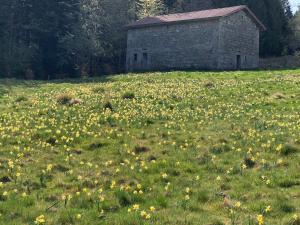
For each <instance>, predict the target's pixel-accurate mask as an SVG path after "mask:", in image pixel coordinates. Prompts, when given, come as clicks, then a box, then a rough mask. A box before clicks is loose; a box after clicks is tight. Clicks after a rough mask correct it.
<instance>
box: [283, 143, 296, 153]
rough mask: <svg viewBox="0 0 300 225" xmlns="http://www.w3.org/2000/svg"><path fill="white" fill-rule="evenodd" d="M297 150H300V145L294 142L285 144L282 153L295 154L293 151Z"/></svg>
mask: <svg viewBox="0 0 300 225" xmlns="http://www.w3.org/2000/svg"><path fill="white" fill-rule="evenodd" d="M296 152H300V148H299V146H297V145H294V144H285V145H284V147H283V149H282V151H281V154H282V155H289V154H293V153H296Z"/></svg>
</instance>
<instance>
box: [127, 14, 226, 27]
mask: <svg viewBox="0 0 300 225" xmlns="http://www.w3.org/2000/svg"><path fill="white" fill-rule="evenodd" d="M221 17H222V16H215V17H210V18H201V19H189V20H181V21H172V22H160V23H151V24H141V25H130V24H129V25H126V26H125V29H127V30H131V29H141V28H146V27H159V26H168V25H173V24H182V23H189V22H196V21H209V20H217V19H219V18H221Z"/></svg>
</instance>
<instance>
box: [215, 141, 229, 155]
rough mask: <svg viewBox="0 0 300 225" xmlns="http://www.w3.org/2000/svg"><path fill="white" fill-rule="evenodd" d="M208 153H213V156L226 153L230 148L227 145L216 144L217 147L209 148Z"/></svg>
mask: <svg viewBox="0 0 300 225" xmlns="http://www.w3.org/2000/svg"><path fill="white" fill-rule="evenodd" d="M210 151H211V152H212V153H213V154H221V153H223V152H228V151H230V147H229V145H228V144H224V143H222V144H217V145H214V146H212V147H211V149H210Z"/></svg>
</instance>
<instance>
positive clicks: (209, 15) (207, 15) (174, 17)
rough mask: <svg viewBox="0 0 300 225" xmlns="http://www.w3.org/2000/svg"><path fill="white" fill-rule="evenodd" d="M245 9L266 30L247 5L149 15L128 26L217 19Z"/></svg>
mask: <svg viewBox="0 0 300 225" xmlns="http://www.w3.org/2000/svg"><path fill="white" fill-rule="evenodd" d="M242 10H244V11H245V12H246V13H247V14H248V15H249V16H250V18H252V20H253V21H254V22H255V23H256V24H257V26H258V27H259V28H260V29H261V30H266V28H265V26H264V25H263V24H262V23H261V22H260V20H259V19H258V18H257V17H256V16H255V15H254V13H253V12H252V11H251V10H250V9H249V8H248V7H247V6H245V5H240V6H234V7H227V8H219V9H209V10H202V11H194V12H187V13H176V14H169V15H162V16H154V17H147V18H144V19H141V20H138V21H135V22H133V23H130V24H129V25H127V26H126V27H127V28H128V29H131V28H141V27H147V26H158V25H165V24H170V23H180V22H184V21H191V20H210V19H216V18H220V17H225V16H229V15H231V14H233V13H236V12H239V11H242Z"/></svg>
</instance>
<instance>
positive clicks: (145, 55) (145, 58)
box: [143, 52, 148, 62]
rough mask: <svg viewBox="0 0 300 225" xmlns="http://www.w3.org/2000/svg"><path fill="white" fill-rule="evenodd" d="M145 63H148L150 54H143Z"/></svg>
mask: <svg viewBox="0 0 300 225" xmlns="http://www.w3.org/2000/svg"><path fill="white" fill-rule="evenodd" d="M143 61H144V62H147V61H148V54H147V53H146V52H144V53H143Z"/></svg>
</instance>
